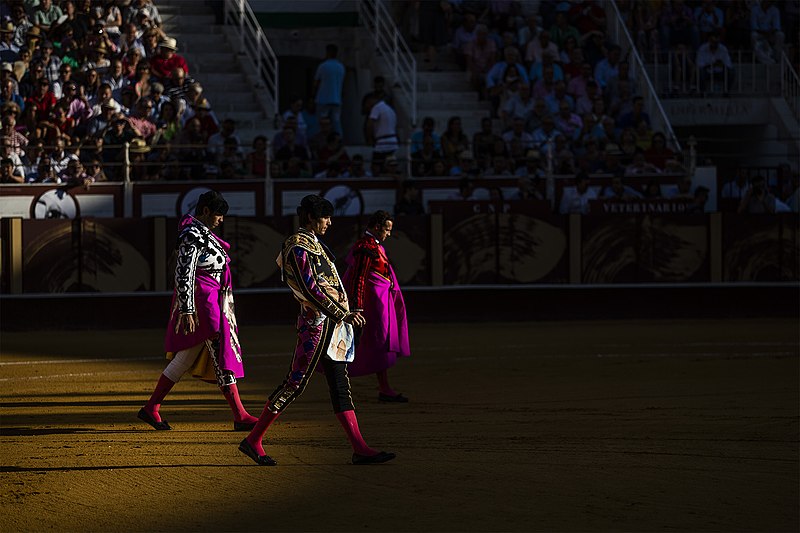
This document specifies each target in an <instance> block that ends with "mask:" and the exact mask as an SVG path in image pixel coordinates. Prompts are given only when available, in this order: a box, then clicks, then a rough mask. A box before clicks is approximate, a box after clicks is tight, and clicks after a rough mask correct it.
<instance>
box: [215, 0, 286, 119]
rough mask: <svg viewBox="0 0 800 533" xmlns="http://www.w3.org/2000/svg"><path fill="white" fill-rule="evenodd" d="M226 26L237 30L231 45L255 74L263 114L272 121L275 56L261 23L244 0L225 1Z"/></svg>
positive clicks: (275, 93)
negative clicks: (233, 43) (236, 37)
mask: <svg viewBox="0 0 800 533" xmlns="http://www.w3.org/2000/svg"><path fill="white" fill-rule="evenodd" d="M223 20H224V24H225V25H226V26H235V27H237V28H238V38H239V42H238V43H235V46H237V48H238V49H237V52H238V54H239V56H240V57H243V58H245V59H246V60H247V61H248V62H249V63H250V64H251V65H250V66H251V68H252V69H253V71H254V75H255V80H254V82H255V89H256V91H258V93H259V94H258V101H259V104H261V107H262V109H263V110H264V113H265V114H266V115H267V116H268V117H269V116H270V115H273V114H274V117H273V118H275V119H277V117H279V116H280V109H279V107H278V105H279V100H278V56H277V55H275V52H274V51H273V50H272V46H270V44H269V41H268V40H267V36H266V35H265V34H264V30H263V29H262V28H261V24H260V23H259V22H258V19H256V16H255V14H254V13H253V10H252V9H251V8H250V3H249V2H248V1H247V0H225V16H224V18H223Z"/></svg>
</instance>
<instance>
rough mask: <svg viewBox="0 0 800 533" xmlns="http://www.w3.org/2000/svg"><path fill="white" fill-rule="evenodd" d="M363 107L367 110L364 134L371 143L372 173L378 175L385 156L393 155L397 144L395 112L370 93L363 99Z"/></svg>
mask: <svg viewBox="0 0 800 533" xmlns="http://www.w3.org/2000/svg"><path fill="white" fill-rule="evenodd" d="M365 108H366V109H368V110H369V114H368V116H367V123H366V125H365V127H364V136H365V137H366V139H367V143H368V144H371V145H372V173H373V175H375V176H378V175H380V174H381V173H382V171H383V166H384V165H383V164H384V161H386V158H387V157H389V156H391V155H394V154H395V152H396V151H397V149H398V148H399V145H398V142H399V141H398V138H397V114H395V112H394V109H392V108H391V107H389V106H388V105H387V104H386V102H384V101H383V100H382V99H378V97H377V96H374V95H370V96H368V97H367V99H366V100H365Z"/></svg>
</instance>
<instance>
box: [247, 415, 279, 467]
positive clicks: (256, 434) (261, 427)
mask: <svg viewBox="0 0 800 533" xmlns="http://www.w3.org/2000/svg"><path fill="white" fill-rule="evenodd" d="M278 416H280V413H273V412H272V411H270V410H269V402H267V405H265V406H264V411H263V412H262V413H261V416H260V417H259V418H258V422H256V425H255V427H254V428H253V429H252V430H251V431H250V433H249V434H248V435H247V437H245V439H247V442H249V443H250V446H252V447H253V449H254V450H255V451H256V453H258V455H267V454H266V452H265V451H264V446H262V445H261V439H263V438H264V435H265V434H266V433H267V429H268V428H269V426H270V424H272V423H273V422H274V421H275V419H276V418H278Z"/></svg>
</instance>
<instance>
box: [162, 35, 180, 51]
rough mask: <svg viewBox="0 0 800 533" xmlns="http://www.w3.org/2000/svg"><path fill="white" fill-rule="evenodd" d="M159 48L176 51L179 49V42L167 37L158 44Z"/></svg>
mask: <svg viewBox="0 0 800 533" xmlns="http://www.w3.org/2000/svg"><path fill="white" fill-rule="evenodd" d="M158 47H159V48H167V49H169V50H173V51H174V50H177V49H178V41H176V40H175V39H173V38H172V37H165V38H164V39H161V42H159V43H158Z"/></svg>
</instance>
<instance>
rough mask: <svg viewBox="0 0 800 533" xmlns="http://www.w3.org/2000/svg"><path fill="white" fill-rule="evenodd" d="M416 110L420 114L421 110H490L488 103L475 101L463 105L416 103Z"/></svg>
mask: <svg viewBox="0 0 800 533" xmlns="http://www.w3.org/2000/svg"><path fill="white" fill-rule="evenodd" d="M417 109H418V110H419V111H420V112H422V110H423V109H433V110H437V109H438V110H442V111H444V110H447V111H459V110H463V111H478V110H479V111H485V110H491V104H490V103H489V102H478V101H477V99H476V101H475V102H473V103H472V104H466V105H465V104H464V103H463V102H448V101H447V100H442V101H441V102H420V101H418V104H417Z"/></svg>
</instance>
